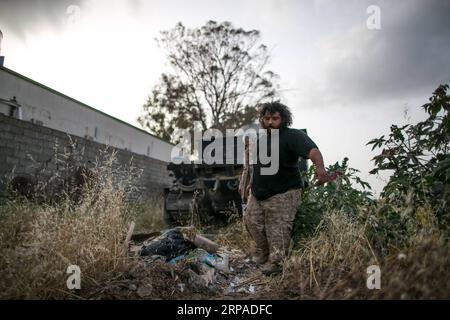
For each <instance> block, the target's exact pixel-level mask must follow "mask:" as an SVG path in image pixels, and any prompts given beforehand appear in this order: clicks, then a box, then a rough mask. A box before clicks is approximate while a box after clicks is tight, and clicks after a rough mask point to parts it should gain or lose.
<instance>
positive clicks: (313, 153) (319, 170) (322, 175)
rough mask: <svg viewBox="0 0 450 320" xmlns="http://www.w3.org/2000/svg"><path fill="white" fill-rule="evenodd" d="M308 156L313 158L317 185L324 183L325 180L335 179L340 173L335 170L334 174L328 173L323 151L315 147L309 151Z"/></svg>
mask: <svg viewBox="0 0 450 320" xmlns="http://www.w3.org/2000/svg"><path fill="white" fill-rule="evenodd" d="M308 158H309V159H311V161H312V163H313V164H314V168H315V178H316V179H317V183H316V184H317V185H321V184H324V183H325V182H330V181H333V180H334V179H336V178H337V176H338V173H337V172H334V173H333V174H332V175H328V173H327V171H326V170H325V166H324V164H323V157H322V153H321V152H320V151H319V149H317V148H313V149H311V150H310V151H309V154H308Z"/></svg>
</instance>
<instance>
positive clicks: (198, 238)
mask: <svg viewBox="0 0 450 320" xmlns="http://www.w3.org/2000/svg"><path fill="white" fill-rule="evenodd" d="M176 229H178V230H179V231H180V232H181V233H182V234H183V236H184V237H185V239H187V240H189V241H191V242H192V243H193V244H194V245H195V246H196V247H197V248H202V249H204V250H206V251H208V252H209V253H216V252H217V250H219V248H220V246H219V245H218V244H217V243H215V242H214V241H211V240H209V239H208V238H205V237H204V236H202V235H199V234H197V233H196V231H195V229H194V228H193V227H178V228H176Z"/></svg>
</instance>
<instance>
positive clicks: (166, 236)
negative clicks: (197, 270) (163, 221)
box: [141, 229, 195, 261]
mask: <svg viewBox="0 0 450 320" xmlns="http://www.w3.org/2000/svg"><path fill="white" fill-rule="evenodd" d="M194 248H195V246H194V245H193V244H192V243H191V242H190V241H187V240H186V239H185V238H184V236H183V234H182V233H181V232H180V231H179V230H176V229H169V230H166V231H165V232H164V233H163V234H161V235H160V236H159V237H157V238H155V239H153V240H152V241H151V242H150V243H149V244H148V245H146V246H145V245H144V246H143V248H142V251H141V256H151V255H160V256H164V257H165V258H166V261H170V260H171V259H173V258H175V257H178V256H180V255H183V254H185V253H186V252H188V251H190V250H192V249H194Z"/></svg>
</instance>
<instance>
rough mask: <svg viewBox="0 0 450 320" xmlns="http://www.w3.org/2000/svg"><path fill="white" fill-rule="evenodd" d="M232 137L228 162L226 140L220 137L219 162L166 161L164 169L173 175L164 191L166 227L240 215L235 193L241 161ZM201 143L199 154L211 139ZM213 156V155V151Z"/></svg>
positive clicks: (235, 141)
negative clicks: (221, 143) (232, 148)
mask: <svg viewBox="0 0 450 320" xmlns="http://www.w3.org/2000/svg"><path fill="white" fill-rule="evenodd" d="M233 138H234V144H233V146H234V157H233V156H232V161H230V160H229V161H228V163H230V162H232V163H231V164H227V156H228V158H230V157H229V156H230V155H227V154H226V140H225V138H224V139H223V147H224V150H223V161H221V163H219V164H217V163H213V164H207V163H205V161H204V160H203V161H202V163H180V164H175V163H169V165H168V166H167V170H168V171H170V172H171V173H172V177H173V178H174V180H173V184H172V186H170V188H166V189H165V191H164V194H165V196H164V219H165V222H166V224H167V225H168V226H183V225H189V224H193V223H198V222H200V223H202V224H207V225H210V224H222V223H226V222H227V220H228V219H229V218H230V217H231V216H233V215H240V214H242V201H241V198H240V195H239V192H238V187H239V178H240V175H241V173H242V169H243V165H242V161H238V157H239V156H242V154H241V155H237V153H238V145H237V143H238V139H239V137H233ZM212 141H214V140H212ZM212 141H206V140H203V141H202V142H201V150H202V153H203V151H204V150H205V148H206V147H207V146H208V145H209V144H210V143H211V142H212ZM213 155H214V154H213Z"/></svg>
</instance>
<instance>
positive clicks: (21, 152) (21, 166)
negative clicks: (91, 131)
mask: <svg viewBox="0 0 450 320" xmlns="http://www.w3.org/2000/svg"><path fill="white" fill-rule="evenodd" d="M70 138H71V139H72V140H73V141H76V142H77V145H78V146H79V149H83V148H84V153H83V157H82V161H83V163H87V162H88V161H91V162H95V159H96V157H97V156H99V151H100V150H104V149H105V145H103V144H100V143H97V142H95V141H91V140H88V139H84V138H82V137H77V136H75V135H68V134H67V133H65V132H62V131H59V130H55V129H51V128H46V127H43V126H41V125H37V124H33V123H31V122H28V121H22V120H18V119H16V118H13V117H9V116H4V115H2V114H0V178H1V181H0V196H1V195H4V183H5V181H6V178H5V177H7V176H10V175H11V172H12V171H13V169H14V173H15V176H32V175H33V174H34V172H35V170H36V169H35V167H36V163H39V164H42V163H45V162H48V166H49V170H54V169H55V168H56V164H55V161H54V154H55V151H54V147H55V141H56V140H57V142H58V150H59V152H61V153H62V150H63V148H64V147H67V146H69V145H70ZM116 151H117V159H118V161H119V164H123V165H125V164H128V163H129V161H130V159H131V158H133V164H134V165H135V166H136V167H138V168H141V169H143V174H142V176H141V179H140V180H139V181H138V183H137V185H138V186H139V187H140V188H142V189H143V196H144V199H145V198H146V197H147V196H150V195H154V194H155V193H160V192H162V190H163V187H165V186H168V185H169V184H170V183H171V179H170V177H169V175H168V172H167V170H166V166H167V162H164V161H161V160H157V159H152V158H150V157H147V156H143V155H139V154H136V153H132V152H129V151H125V150H120V149H118V150H116ZM30 156H31V157H32V158H33V159H34V161H33V160H31V159H30Z"/></svg>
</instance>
